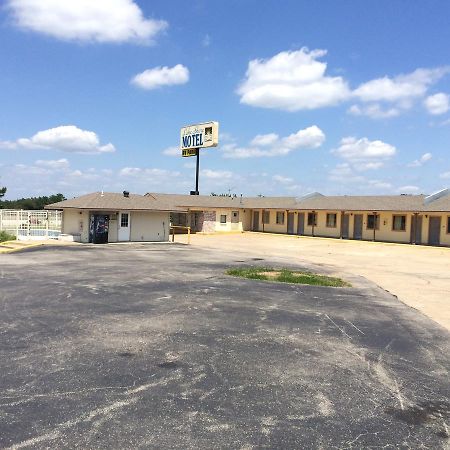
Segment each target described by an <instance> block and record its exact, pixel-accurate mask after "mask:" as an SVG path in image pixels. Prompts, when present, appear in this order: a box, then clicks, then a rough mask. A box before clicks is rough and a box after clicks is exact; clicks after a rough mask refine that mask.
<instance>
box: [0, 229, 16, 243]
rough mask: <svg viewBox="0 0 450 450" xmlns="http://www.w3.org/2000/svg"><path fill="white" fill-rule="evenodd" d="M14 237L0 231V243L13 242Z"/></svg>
mask: <svg viewBox="0 0 450 450" xmlns="http://www.w3.org/2000/svg"><path fill="white" fill-rule="evenodd" d="M15 240H16V237H15V236H14V235H13V234H9V233H7V232H6V231H0V242H6V241H15Z"/></svg>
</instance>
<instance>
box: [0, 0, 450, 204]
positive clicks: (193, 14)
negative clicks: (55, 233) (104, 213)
mask: <svg viewBox="0 0 450 450" xmlns="http://www.w3.org/2000/svg"><path fill="white" fill-rule="evenodd" d="M1 4H2V7H1V9H0V61H1V64H0V105H1V108H0V185H1V186H7V188H8V194H7V198H17V197H22V196H29V195H48V194H51V193H56V192H62V193H63V194H65V195H66V196H68V197H71V196H75V195H80V194H83V193H87V192H92V191H99V190H102V189H103V190H105V191H122V190H124V189H127V190H130V191H132V192H137V193H145V192H149V191H153V192H178V193H188V192H189V191H190V190H191V189H193V188H194V175H195V173H194V172H195V169H194V167H193V166H194V158H182V157H181V155H180V151H179V150H177V149H176V148H175V147H177V145H178V139H179V129H180V128H181V127H182V126H184V125H187V124H192V123H196V122H203V121H209V120H217V121H219V123H220V144H219V147H217V148H215V149H208V150H203V151H202V154H201V176H200V192H201V193H202V194H209V193H211V192H217V193H222V192H229V191H231V192H234V193H237V194H240V193H243V194H244V195H257V194H263V195H292V196H297V195H302V194H304V193H307V192H311V191H319V192H322V193H324V194H396V193H412V194H415V193H430V192H433V191H436V190H438V189H441V188H443V187H447V186H449V185H450V158H449V151H450V139H449V138H450V98H449V94H450V52H449V42H450V27H449V26H448V17H450V3H448V2H447V1H434V2H432V3H430V2H419V1H417V2H407V1H406V0H405V1H392V0H390V1H378V2H369V1H367V2H361V1H346V2H335V1H320V2H311V1H298V0H297V1H289V0H288V1H283V2H279V1H264V2H261V1H257V0H245V1H242V0H239V1H233V0H229V1H227V2H219V1H203V0H201V1H197V0H193V1H191V2H188V3H187V2H183V1H175V0H174V1H170V2H167V1H143V0H135V1H132V0H98V1H96V2H91V1H90V0H77V1H76V2H59V1H56V0H7V1H6V2H2V3H1Z"/></svg>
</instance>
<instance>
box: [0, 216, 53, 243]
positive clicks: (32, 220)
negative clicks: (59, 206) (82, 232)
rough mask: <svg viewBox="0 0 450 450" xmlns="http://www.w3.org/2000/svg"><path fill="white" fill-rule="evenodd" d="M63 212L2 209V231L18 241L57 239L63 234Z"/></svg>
mask: <svg viewBox="0 0 450 450" xmlns="http://www.w3.org/2000/svg"><path fill="white" fill-rule="evenodd" d="M61 225H62V212H61V211H24V210H15V209H0V231H6V232H8V233H10V234H13V235H15V236H17V239H49V238H50V239H52V238H53V239H56V238H57V237H58V236H59V235H60V234H61Z"/></svg>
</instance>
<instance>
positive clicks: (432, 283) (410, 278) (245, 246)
mask: <svg viewBox="0 0 450 450" xmlns="http://www.w3.org/2000/svg"><path fill="white" fill-rule="evenodd" d="M176 239H177V240H178V241H179V242H186V241H187V239H186V236H177V237H176ZM191 241H192V244H193V245H195V246H197V247H201V248H209V249H215V250H217V251H223V250H225V251H229V250H230V249H239V250H240V251H243V252H247V253H251V254H252V255H254V256H263V257H265V256H266V255H271V256H272V257H273V256H277V257H279V258H283V260H284V261H288V262H291V263H296V264H308V263H313V264H317V265H320V266H322V267H327V268H328V269H329V270H331V271H332V272H333V273H336V274H344V275H348V274H353V275H360V276H362V277H364V278H366V279H368V280H370V281H373V282H374V283H376V284H377V285H378V286H380V287H382V288H383V289H386V290H387V291H389V292H390V293H392V294H394V295H396V296H397V297H398V298H399V299H400V300H401V301H402V302H404V303H406V304H407V305H409V306H411V307H413V308H416V309H417V310H419V311H421V312H422V313H424V314H426V315H427V316H428V317H430V318H432V319H433V320H434V321H435V322H437V323H439V324H440V325H442V326H443V327H445V328H447V330H448V331H450V276H449V274H450V248H449V247H428V246H424V245H417V246H416V245H409V244H393V243H386V242H367V241H355V240H345V239H344V240H340V239H330V238H317V237H315V238H312V237H308V236H288V235H282V234H281V235H280V234H270V233H244V234H241V233H239V234H231V235H230V234H213V235H202V234H196V235H193V236H191Z"/></svg>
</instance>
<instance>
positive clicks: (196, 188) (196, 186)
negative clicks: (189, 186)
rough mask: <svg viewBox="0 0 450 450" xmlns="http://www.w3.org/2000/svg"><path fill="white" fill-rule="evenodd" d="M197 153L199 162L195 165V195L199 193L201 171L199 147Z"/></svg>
mask: <svg viewBox="0 0 450 450" xmlns="http://www.w3.org/2000/svg"><path fill="white" fill-rule="evenodd" d="M195 153H197V156H196V160H197V164H196V165H195V194H194V195H199V190H198V175H199V173H200V149H199V148H198V149H197V150H196V152H195ZM191 194H192V192H191Z"/></svg>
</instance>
